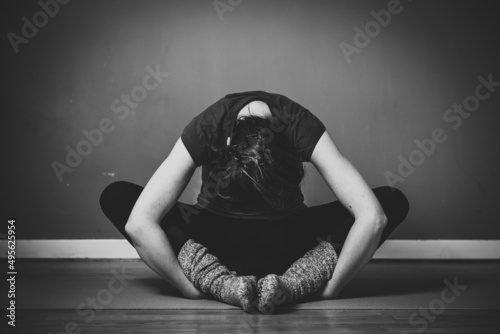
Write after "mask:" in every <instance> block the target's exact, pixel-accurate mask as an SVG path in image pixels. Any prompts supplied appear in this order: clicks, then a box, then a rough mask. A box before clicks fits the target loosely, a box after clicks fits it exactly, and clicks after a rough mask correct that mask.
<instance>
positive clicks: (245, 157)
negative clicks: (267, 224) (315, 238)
mask: <svg viewBox="0 0 500 334" xmlns="http://www.w3.org/2000/svg"><path fill="white" fill-rule="evenodd" d="M271 124H272V120H271V119H268V118H261V117H256V116H244V117H241V118H240V119H238V121H237V125H236V128H235V131H234V134H233V137H232V138H231V142H230V144H229V145H228V146H227V147H224V148H222V149H220V150H219V159H218V164H217V167H216V171H217V172H218V175H220V178H219V179H218V182H219V187H218V189H219V192H218V195H219V196H221V197H223V198H226V199H231V200H236V201H240V202H247V203H249V204H257V205H258V204H262V203H264V202H267V203H268V204H271V205H272V206H274V207H280V206H282V205H283V203H284V201H285V200H286V197H287V195H288V194H290V193H292V192H293V191H296V190H297V189H300V182H301V181H302V178H303V176H304V167H303V165H302V162H301V161H300V157H299V154H298V152H297V150H296V148H295V147H294V146H293V145H292V143H291V142H290V140H289V139H288V138H286V136H285V134H284V132H283V131H273V130H271V129H272V128H273V127H272V126H271ZM221 172H222V173H221Z"/></svg>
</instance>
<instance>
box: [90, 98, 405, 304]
mask: <svg viewBox="0 0 500 334" xmlns="http://www.w3.org/2000/svg"><path fill="white" fill-rule="evenodd" d="M304 163H312V164H313V165H314V166H315V168H316V169H317V170H318V172H319V173H320V175H321V176H322V177H323V179H324V180H325V181H326V183H327V184H328V186H329V187H330V188H331V190H332V191H333V193H334V194H335V195H336V197H337V198H338V200H337V201H333V202H329V203H326V204H322V205H316V206H311V207H308V206H307V205H306V204H305V203H304V196H303V193H302V191H301V186H302V181H303V178H304V174H305V171H304ZM200 166H201V169H202V175H201V178H202V185H201V189H200V193H199V195H198V198H197V202H196V204H194V205H191V204H186V203H181V202H179V201H178V199H179V197H180V195H181V194H182V192H183V191H184V189H185V187H186V185H187V184H188V182H189V181H190V179H191V177H192V175H193V172H194V170H195V169H196V168H197V167H200ZM100 204H101V208H102V211H103V212H104V214H105V215H106V216H107V217H108V219H109V220H110V221H111V222H112V223H113V224H114V225H115V226H116V228H117V229H118V230H119V231H120V232H121V233H122V234H123V235H124V236H125V238H126V239H127V240H128V241H129V242H130V243H131V244H132V245H133V246H134V247H135V249H136V250H137V252H138V254H139V256H140V257H141V259H142V260H143V261H144V262H145V263H146V264H147V265H148V266H149V267H150V268H151V269H152V270H153V271H155V272H156V273H158V274H159V275H160V276H161V277H163V278H164V279H165V280H166V281H168V282H169V283H170V284H172V285H173V286H174V287H175V288H177V289H178V290H179V291H180V292H181V293H182V294H183V295H184V296H185V297H186V298H191V299H201V298H215V299H217V300H220V301H222V302H225V303H228V304H231V305H235V306H238V307H240V308H242V309H243V310H244V311H246V312H255V311H259V312H262V313H269V311H270V310H272V309H274V307H275V305H280V304H284V303H293V302H297V301H301V300H306V299H308V298H309V299H333V298H336V297H337V296H338V294H339V292H340V291H341V290H342V288H343V287H344V286H345V285H346V284H347V283H348V282H349V281H350V280H351V279H352V278H353V276H354V275H355V274H356V273H357V272H358V271H359V270H360V269H361V268H362V267H363V266H364V265H365V264H366V263H368V261H369V260H370V259H371V258H372V256H373V254H374V252H375V251H376V249H377V248H378V247H379V246H380V245H381V244H382V243H383V242H384V241H385V240H386V239H387V238H388V237H389V235H390V234H391V233H392V232H393V231H394V230H395V229H396V227H397V226H398V225H399V224H400V223H401V222H402V221H403V220H404V219H405V217H406V215H407V213H408V210H409V203H408V200H407V198H406V197H405V195H404V194H403V193H402V192H401V191H400V190H398V189H396V188H392V187H388V186H384V187H378V188H374V189H371V188H370V187H369V186H368V185H367V183H366V182H365V180H364V179H363V177H362V176H361V175H360V173H359V172H358V171H357V170H356V168H355V167H354V166H353V165H352V164H351V163H350V162H349V161H348V160H347V159H346V158H345V156H344V155H342V153H341V152H340V150H339V149H338V147H337V146H336V144H335V143H334V141H333V139H332V138H331V136H330V135H329V133H328V132H327V131H326V128H325V126H324V124H323V123H322V121H320V120H319V119H318V118H317V117H316V116H315V115H314V114H313V113H312V112H310V111H309V110H307V109H306V108H304V107H302V106H301V105H300V104H298V103H296V102H295V101H293V100H291V99H290V98H288V97H286V96H283V95H280V94H274V93H268V92H263V91H252V92H242V93H234V94H229V95H227V96H225V97H223V98H222V99H220V100H219V101H217V102H215V103H214V104H213V105H211V106H210V107H208V108H207V109H206V110H205V111H203V112H202V113H200V114H198V115H197V116H196V117H194V118H193V119H192V120H191V121H190V122H189V124H187V125H186V126H185V128H184V129H183V131H182V134H181V136H180V138H179V139H178V140H177V142H176V143H175V145H174V147H173V149H172V151H171V152H170V154H169V155H168V157H167V158H166V159H165V161H164V162H163V163H162V164H161V165H160V166H159V168H158V169H157V170H156V172H155V173H154V174H153V176H152V177H151V179H150V180H149V182H148V183H147V184H146V186H145V187H144V188H143V187H141V186H138V185H135V184H132V183H130V182H125V181H118V182H115V183H112V184H110V185H108V186H107V187H106V188H105V189H104V191H103V192H102V194H101V197H100Z"/></svg>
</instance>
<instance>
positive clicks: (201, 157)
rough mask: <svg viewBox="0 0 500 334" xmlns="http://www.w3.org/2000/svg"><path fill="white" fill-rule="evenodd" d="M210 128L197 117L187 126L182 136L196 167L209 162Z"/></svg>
mask: <svg viewBox="0 0 500 334" xmlns="http://www.w3.org/2000/svg"><path fill="white" fill-rule="evenodd" d="M207 131H208V128H207V126H206V124H205V122H204V121H203V119H201V118H200V117H195V118H193V119H192V120H191V122H189V123H188V125H186V127H185V128H184V130H183V131H182V134H181V140H182V142H183V143H184V146H185V147H186V149H187V151H188V152H189V154H190V155H191V158H192V159H193V161H194V163H195V165H196V166H201V165H203V164H204V163H206V162H207V161H208V158H209V157H208V149H207V148H208V147H207V146H208V143H209V136H208V133H207Z"/></svg>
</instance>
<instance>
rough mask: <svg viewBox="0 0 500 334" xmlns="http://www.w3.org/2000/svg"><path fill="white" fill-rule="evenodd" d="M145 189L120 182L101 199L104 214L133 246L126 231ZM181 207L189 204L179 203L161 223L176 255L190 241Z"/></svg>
mask: <svg viewBox="0 0 500 334" xmlns="http://www.w3.org/2000/svg"><path fill="white" fill-rule="evenodd" d="M143 189H144V187H141V186H138V185H136V184H133V183H130V182H126V181H118V182H114V183H112V184H110V185H108V186H107V187H106V188H105V189H104V191H103V192H102V193H101V196H100V198H99V202H100V205H101V210H102V212H103V213H104V214H105V215H106V217H107V218H108V219H109V220H110V221H111V223H113V225H114V226H115V227H116V229H117V230H118V231H120V233H121V234H122V235H123V236H124V237H125V238H126V239H127V240H128V242H129V243H130V244H131V245H132V246H133V245H134V244H133V243H132V240H131V239H130V236H129V235H128V234H127V232H126V231H125V225H126V224H127V221H128V218H129V216H130V213H131V212H132V209H133V207H134V205H135V203H136V201H137V199H138V198H139V195H140V194H141V192H142V190H143ZM179 205H188V204H184V203H180V202H177V203H176V204H175V205H174V206H173V207H172V208H171V209H170V211H169V212H168V213H167V214H166V215H165V217H164V218H163V219H162V221H161V223H160V226H161V227H162V229H163V231H164V232H165V233H166V235H167V238H168V240H169V242H170V244H171V245H172V248H173V250H174V252H175V254H176V255H178V254H179V251H180V250H181V248H182V246H183V245H184V243H185V242H186V241H187V240H189V238H188V234H189V232H188V229H187V227H186V224H185V223H184V222H183V220H184V219H183V217H182V214H181V211H180V209H179Z"/></svg>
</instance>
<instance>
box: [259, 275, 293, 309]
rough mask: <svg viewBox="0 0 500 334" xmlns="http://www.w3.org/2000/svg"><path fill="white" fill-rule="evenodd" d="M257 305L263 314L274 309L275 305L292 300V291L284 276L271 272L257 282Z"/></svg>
mask: <svg viewBox="0 0 500 334" xmlns="http://www.w3.org/2000/svg"><path fill="white" fill-rule="evenodd" d="M257 291H258V292H257V294H258V301H257V307H258V309H259V311H260V312H261V313H263V314H270V313H272V312H273V311H274V308H275V305H280V304H284V303H285V302H290V301H291V300H292V296H291V293H290V291H289V289H288V288H287V285H286V284H285V282H284V280H283V278H282V277H280V276H277V275H275V274H269V275H267V276H266V277H264V278H262V279H260V280H259V282H258V284H257Z"/></svg>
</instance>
